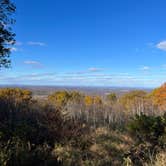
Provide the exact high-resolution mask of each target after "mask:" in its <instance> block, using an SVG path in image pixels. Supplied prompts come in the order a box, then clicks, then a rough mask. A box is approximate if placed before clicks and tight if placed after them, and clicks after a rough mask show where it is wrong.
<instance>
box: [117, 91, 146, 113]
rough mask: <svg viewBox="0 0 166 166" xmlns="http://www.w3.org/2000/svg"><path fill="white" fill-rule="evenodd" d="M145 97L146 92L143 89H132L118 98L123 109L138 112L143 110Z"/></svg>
mask: <svg viewBox="0 0 166 166" xmlns="http://www.w3.org/2000/svg"><path fill="white" fill-rule="evenodd" d="M146 98H147V93H146V92H145V91H142V90H133V91H131V92H128V93H126V94H124V95H123V96H122V97H121V98H120V103H121V104H122V105H123V106H124V108H125V110H127V111H129V112H133V113H134V114H135V113H137V114H139V113H141V112H143V111H144V110H145V109H144V107H145V102H146Z"/></svg>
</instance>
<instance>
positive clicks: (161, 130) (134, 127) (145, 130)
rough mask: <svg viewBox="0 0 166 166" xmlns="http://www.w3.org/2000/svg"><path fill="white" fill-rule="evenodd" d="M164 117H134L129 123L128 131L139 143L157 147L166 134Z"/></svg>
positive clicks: (143, 115) (165, 119) (165, 117)
mask: <svg viewBox="0 0 166 166" xmlns="http://www.w3.org/2000/svg"><path fill="white" fill-rule="evenodd" d="M165 129H166V116H165V115H164V116H147V115H145V114H141V115H136V116H135V117H134V118H133V120H132V121H131V122H130V123H129V131H130V133H131V134H132V135H133V136H135V138H136V139H137V140H138V141H139V142H148V143H150V144H151V145H159V144H160V143H161V141H162V138H164V135H165V134H166V130H165Z"/></svg>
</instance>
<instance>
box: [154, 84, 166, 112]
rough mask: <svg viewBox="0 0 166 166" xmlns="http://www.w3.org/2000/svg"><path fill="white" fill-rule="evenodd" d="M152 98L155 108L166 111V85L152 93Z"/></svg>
mask: <svg viewBox="0 0 166 166" xmlns="http://www.w3.org/2000/svg"><path fill="white" fill-rule="evenodd" d="M151 97H152V99H153V103H154V105H155V106H157V107H158V108H160V109H161V110H165V109H166V83H164V84H163V85H162V86H161V87H159V88H156V89H154V90H153V91H152V93H151Z"/></svg>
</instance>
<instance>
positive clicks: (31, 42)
mask: <svg viewBox="0 0 166 166" xmlns="http://www.w3.org/2000/svg"><path fill="white" fill-rule="evenodd" d="M27 44H28V45H32V46H46V43H43V42H33V41H29V42H28V43H27Z"/></svg>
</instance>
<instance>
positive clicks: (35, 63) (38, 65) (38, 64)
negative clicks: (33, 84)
mask: <svg viewBox="0 0 166 166" xmlns="http://www.w3.org/2000/svg"><path fill="white" fill-rule="evenodd" d="M24 64H26V65H29V66H31V67H34V68H41V67H43V65H42V64H41V63H40V62H38V61H32V60H27V61H24Z"/></svg>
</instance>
